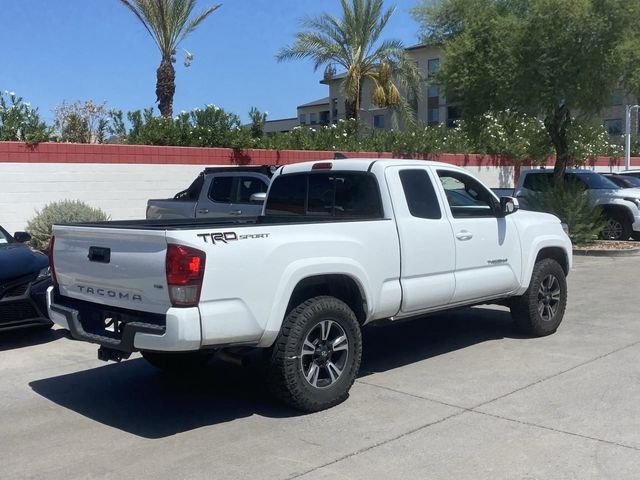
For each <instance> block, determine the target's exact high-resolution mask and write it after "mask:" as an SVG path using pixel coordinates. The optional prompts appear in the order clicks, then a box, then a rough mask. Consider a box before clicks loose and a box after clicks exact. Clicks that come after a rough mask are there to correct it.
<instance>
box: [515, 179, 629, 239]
mask: <svg viewBox="0 0 640 480" xmlns="http://www.w3.org/2000/svg"><path fill="white" fill-rule="evenodd" d="M552 178H553V172H552V171H550V170H527V171H524V172H522V173H521V175H520V179H519V180H518V184H517V185H516V190H515V196H516V198H517V199H518V200H519V201H520V204H521V205H522V206H523V208H527V197H528V196H529V195H531V194H533V193H536V192H540V191H541V190H542V189H543V188H544V186H545V185H548V184H549V183H550V182H551V181H552ZM564 178H565V181H566V182H577V183H578V184H579V185H581V186H583V187H584V189H585V192H587V194H588V195H589V196H590V198H591V199H592V200H593V202H594V204H596V205H600V206H601V207H602V209H603V211H604V215H605V216H606V218H607V224H606V226H605V228H604V230H603V231H602V234H601V236H602V238H604V239H607V240H628V239H629V238H630V237H632V236H633V237H634V238H635V239H640V189H637V188H620V187H619V186H618V185H616V184H615V183H614V182H612V181H611V180H610V179H608V178H607V177H605V176H604V175H601V174H599V173H596V172H593V171H591V170H583V169H569V170H567V171H566V173H565V176H564Z"/></svg>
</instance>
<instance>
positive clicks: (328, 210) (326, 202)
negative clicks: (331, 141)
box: [265, 171, 383, 219]
mask: <svg viewBox="0 0 640 480" xmlns="http://www.w3.org/2000/svg"><path fill="white" fill-rule="evenodd" d="M265 214H266V215H272V216H275V215H306V216H320V217H338V218H356V219H361V218H367V219H377V218H382V217H383V210H382V201H381V198H380V190H379V187H378V182H377V180H376V178H375V177H374V176H373V175H372V174H370V173H368V172H347V171H335V172H304V173H294V174H290V175H281V176H279V177H277V178H276V179H275V180H274V181H273V184H272V185H271V190H270V191H269V195H268V197H267V204H266V206H265Z"/></svg>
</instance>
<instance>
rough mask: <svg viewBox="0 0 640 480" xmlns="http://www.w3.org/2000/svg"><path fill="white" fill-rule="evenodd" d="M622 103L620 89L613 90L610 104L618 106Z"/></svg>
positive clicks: (622, 94) (622, 96)
mask: <svg viewBox="0 0 640 480" xmlns="http://www.w3.org/2000/svg"><path fill="white" fill-rule="evenodd" d="M623 103H624V92H623V91H622V90H615V91H614V92H613V95H611V105H613V106H618V105H622V104H623Z"/></svg>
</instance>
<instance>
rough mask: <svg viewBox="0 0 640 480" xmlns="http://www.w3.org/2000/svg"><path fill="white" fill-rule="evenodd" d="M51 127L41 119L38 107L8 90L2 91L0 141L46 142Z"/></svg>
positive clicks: (0, 100) (0, 92) (0, 97)
mask: <svg viewBox="0 0 640 480" xmlns="http://www.w3.org/2000/svg"><path fill="white" fill-rule="evenodd" d="M49 134H50V129H49V128H48V127H47V125H46V124H45V123H44V122H43V121H41V120H40V115H39V114H38V109H37V108H32V107H31V105H30V104H29V103H28V102H25V101H24V100H23V98H22V97H20V96H18V95H16V94H15V92H10V91H8V90H4V91H0V141H20V142H26V143H29V144H35V143H39V142H45V141H47V140H48V139H49Z"/></svg>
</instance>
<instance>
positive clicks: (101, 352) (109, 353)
mask: <svg viewBox="0 0 640 480" xmlns="http://www.w3.org/2000/svg"><path fill="white" fill-rule="evenodd" d="M130 356H131V352H123V351H122V350H116V349H114V348H107V347H100V348H98V360H102V361H103V362H108V361H112V362H120V361H122V360H126V359H127V358H129V357H130Z"/></svg>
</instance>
